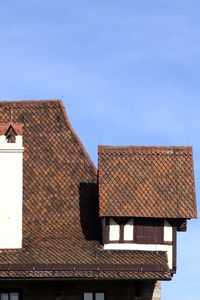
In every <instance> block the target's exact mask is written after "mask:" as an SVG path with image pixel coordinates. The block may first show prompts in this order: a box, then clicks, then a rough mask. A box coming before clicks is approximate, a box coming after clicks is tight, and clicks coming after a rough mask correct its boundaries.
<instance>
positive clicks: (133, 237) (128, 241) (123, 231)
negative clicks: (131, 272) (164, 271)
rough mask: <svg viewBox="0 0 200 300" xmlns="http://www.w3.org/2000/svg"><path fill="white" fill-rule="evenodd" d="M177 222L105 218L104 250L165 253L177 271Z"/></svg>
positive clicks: (151, 219) (171, 265)
mask: <svg viewBox="0 0 200 300" xmlns="http://www.w3.org/2000/svg"><path fill="white" fill-rule="evenodd" d="M176 231H177V228H176V222H175V221H173V220H164V219H159V218H156V219H153V218H115V217H113V218H109V217H107V218H105V219H104V221H103V235H104V237H103V240H104V250H141V251H165V252H167V256H168V265H169V268H170V269H171V270H173V271H175V270H176Z"/></svg>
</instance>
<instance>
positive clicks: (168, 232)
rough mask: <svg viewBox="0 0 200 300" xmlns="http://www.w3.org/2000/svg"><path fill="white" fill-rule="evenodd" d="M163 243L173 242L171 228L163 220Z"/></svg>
mask: <svg viewBox="0 0 200 300" xmlns="http://www.w3.org/2000/svg"><path fill="white" fill-rule="evenodd" d="M164 241H165V242H172V241H173V230H172V226H171V225H170V224H169V223H168V222H167V221H166V220H165V224H164Z"/></svg>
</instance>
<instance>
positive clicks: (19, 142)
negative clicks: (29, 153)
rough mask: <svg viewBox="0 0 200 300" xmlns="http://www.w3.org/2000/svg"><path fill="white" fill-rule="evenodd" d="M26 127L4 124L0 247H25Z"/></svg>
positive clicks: (0, 154)
mask: <svg viewBox="0 0 200 300" xmlns="http://www.w3.org/2000/svg"><path fill="white" fill-rule="evenodd" d="M22 127H23V124H19V123H3V124H0V178H1V185H0V248H2V249H3V248H8V249H13V248H21V247H22V204H23V151H24V148H23V137H22Z"/></svg>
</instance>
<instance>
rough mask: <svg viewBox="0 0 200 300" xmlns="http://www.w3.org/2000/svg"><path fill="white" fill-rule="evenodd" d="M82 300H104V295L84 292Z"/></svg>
mask: <svg viewBox="0 0 200 300" xmlns="http://www.w3.org/2000/svg"><path fill="white" fill-rule="evenodd" d="M83 300H105V293H96V292H86V293H83Z"/></svg>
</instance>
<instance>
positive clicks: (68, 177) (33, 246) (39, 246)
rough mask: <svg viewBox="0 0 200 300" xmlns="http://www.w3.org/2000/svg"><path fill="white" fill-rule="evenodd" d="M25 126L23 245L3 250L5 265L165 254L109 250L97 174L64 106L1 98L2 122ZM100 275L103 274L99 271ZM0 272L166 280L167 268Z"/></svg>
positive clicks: (153, 260)
mask: <svg viewBox="0 0 200 300" xmlns="http://www.w3.org/2000/svg"><path fill="white" fill-rule="evenodd" d="M11 109H12V120H13V123H21V124H23V125H24V126H23V146H24V159H23V174H24V175H23V185H24V187H23V248H22V249H20V250H15V249H10V250H6V249H5V250H0V264H5V263H6V264H39V263H41V264H53V263H54V264H59V263H60V264H62V263H65V264H101V263H111V264H112V263H115V264H116V263H122V264H123V263H124V264H127V263H133V264H139V265H141V264H142V263H149V264H155V265H165V266H167V261H166V255H165V253H157V252H147V253H146V252H138V251H133V252H129V251H128V252H125V253H124V252H123V251H121V252H119V251H113V252H110V251H104V250H103V246H102V244H101V239H102V237H101V225H100V218H99V216H98V193H97V172H96V168H95V167H94V165H93V163H92V161H91V160H90V158H89V156H88V154H87V152H86V151H85V149H84V147H83V145H82V144H81V142H80V140H79V138H78V137H77V135H76V134H75V132H74V130H73V129H72V127H71V125H70V122H69V120H68V118H67V116H66V113H65V110H64V107H63V104H62V103H61V102H60V101H58V100H53V101H23V102H1V103H0V120H1V122H2V123H6V124H7V123H9V122H10V112H11ZM98 274H99V275H98ZM98 274H97V272H94V271H87V272H84V271H79V272H78V271H76V272H75V273H74V272H70V271H65V272H64V271H56V272H49V271H48V272H47V271H42V270H41V271H35V272H34V271H30V272H26V271H12V270H10V271H0V276H1V277H26V276H27V277H88V278H89V277H95V276H97V277H98V276H99V277H100V278H149V279H155V278H157V277H158V278H159V279H166V278H169V277H170V272H169V270H167V271H162V272H150V271H149V272H144V273H143V272H130V271H129V272H125V271H124V272H120V273H119V272H115V271H109V272H108V271H101V272H99V273H98Z"/></svg>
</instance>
